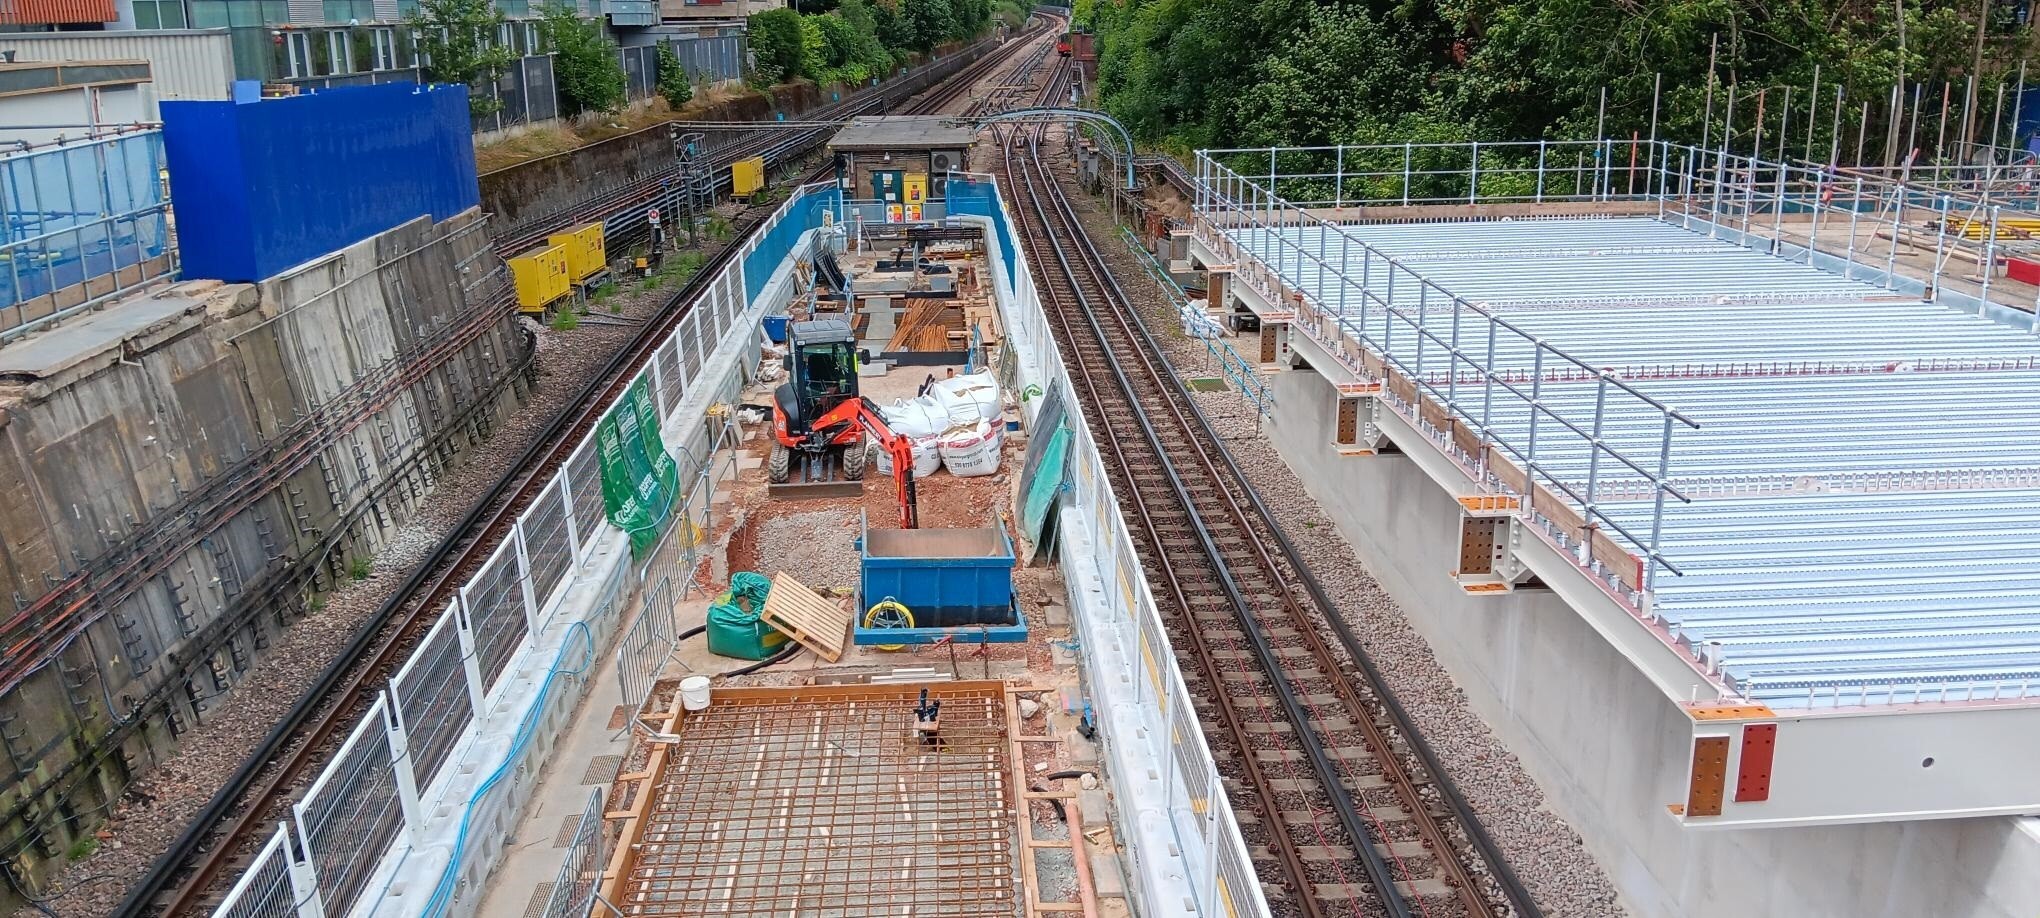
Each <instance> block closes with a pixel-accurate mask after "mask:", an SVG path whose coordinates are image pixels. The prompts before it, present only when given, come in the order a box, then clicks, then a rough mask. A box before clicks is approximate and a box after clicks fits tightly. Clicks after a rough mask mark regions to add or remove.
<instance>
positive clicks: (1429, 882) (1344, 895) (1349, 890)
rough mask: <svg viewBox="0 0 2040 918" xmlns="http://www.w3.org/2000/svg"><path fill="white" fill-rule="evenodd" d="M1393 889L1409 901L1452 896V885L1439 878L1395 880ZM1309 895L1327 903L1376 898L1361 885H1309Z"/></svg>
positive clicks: (1371, 891) (1369, 890)
mask: <svg viewBox="0 0 2040 918" xmlns="http://www.w3.org/2000/svg"><path fill="white" fill-rule="evenodd" d="M1395 888H1396V891H1397V892H1400V893H1402V894H1403V896H1404V897H1405V898H1409V899H1422V898H1429V897H1432V896H1439V897H1445V896H1452V895H1453V890H1452V885H1451V884H1449V883H1447V882H1445V881H1444V880H1443V879H1441V878H1439V877H1423V878H1420V879H1417V880H1397V881H1395ZM1310 893H1311V897H1312V898H1314V899H1322V900H1325V901H1328V902H1344V901H1348V900H1359V901H1362V902H1370V903H1371V902H1373V901H1375V900H1376V899H1377V898H1378V897H1377V896H1376V895H1375V894H1374V888H1373V887H1371V886H1367V885H1365V884H1362V883H1313V884H1311V891H1310Z"/></svg>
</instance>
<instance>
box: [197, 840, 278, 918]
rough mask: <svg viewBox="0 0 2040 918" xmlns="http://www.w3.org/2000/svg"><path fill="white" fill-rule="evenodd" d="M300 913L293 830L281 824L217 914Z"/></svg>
mask: <svg viewBox="0 0 2040 918" xmlns="http://www.w3.org/2000/svg"><path fill="white" fill-rule="evenodd" d="M297 913H298V911H297V894H296V891H295V890H293V889H292V888H291V885H290V831H289V830H288V829H285V828H284V827H283V826H277V827H276V834H274V835H271V836H269V843H268V844H266V845H263V846H262V853H260V854H257V855H255V862H254V863H253V864H250V865H249V867H248V872H247V873H244V874H242V875H241V880H240V882H238V883H235V884H234V888H233V889H231V890H229V891H228V892H227V897H226V899H224V900H222V901H221V902H220V907H219V908H216V909H214V910H213V918H297Z"/></svg>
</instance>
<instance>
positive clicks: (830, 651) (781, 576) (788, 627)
mask: <svg viewBox="0 0 2040 918" xmlns="http://www.w3.org/2000/svg"><path fill="white" fill-rule="evenodd" d="M758 617H759V618H760V619H761V620H762V621H764V622H765V624H768V625H771V626H772V627H774V628H777V629H779V630H780V631H782V632H785V634H786V636H787V637H790V638H792V639H794V640H795V641H796V642H798V643H799V644H800V646H802V647H806V648H807V649H809V650H812V651H814V652H815V656H818V657H821V658H822V659H824V660H826V661H828V662H830V663H834V662H836V661H837V660H841V659H843V650H844V649H845V648H847V647H849V646H850V622H851V619H852V617H853V616H852V615H851V612H850V610H849V609H846V608H844V607H843V606H842V605H840V604H838V603H836V602H832V601H830V600H828V599H825V598H823V597H822V596H821V595H820V594H818V593H816V592H815V591H813V590H810V589H808V588H807V587H806V586H803V585H802V584H801V582H800V581H798V580H795V579H793V577H792V576H791V575H789V574H787V573H786V572H785V571H780V572H779V573H777V574H774V575H772V592H770V593H767V594H766V595H765V611H764V612H763V613H761V614H760V615H759V616H758Z"/></svg>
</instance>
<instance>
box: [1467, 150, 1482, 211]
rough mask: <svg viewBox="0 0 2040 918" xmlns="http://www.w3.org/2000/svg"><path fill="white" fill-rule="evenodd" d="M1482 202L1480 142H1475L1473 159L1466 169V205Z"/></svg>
mask: <svg viewBox="0 0 2040 918" xmlns="http://www.w3.org/2000/svg"><path fill="white" fill-rule="evenodd" d="M1478 200H1480V141H1478V140H1476V141H1474V142H1473V159H1472V160H1471V161H1470V162H1469V163H1468V164H1467V167H1466V203H1468V204H1472V203H1475V202H1476V201H1478Z"/></svg>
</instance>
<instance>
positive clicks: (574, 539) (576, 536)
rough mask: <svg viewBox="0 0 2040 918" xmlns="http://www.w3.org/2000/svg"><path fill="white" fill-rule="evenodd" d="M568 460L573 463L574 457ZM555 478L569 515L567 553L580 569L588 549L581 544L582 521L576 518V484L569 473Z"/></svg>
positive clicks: (567, 515)
mask: <svg viewBox="0 0 2040 918" xmlns="http://www.w3.org/2000/svg"><path fill="white" fill-rule="evenodd" d="M567 461H568V462H569V463H572V462H573V459H572V457H569V458H568V459H567ZM553 480H554V481H557V482H559V489H560V505H561V506H562V507H564V508H565V512H566V517H567V553H568V554H570V555H572V556H573V558H574V567H575V568H576V569H579V568H580V566H581V562H583V561H585V560H586V551H585V550H584V549H583V548H582V546H581V521H580V520H577V519H575V518H574V484H573V482H572V481H571V480H570V476H567V475H560V476H558V477H556V478H554V479H553Z"/></svg>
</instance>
